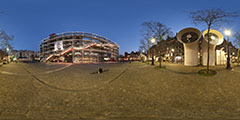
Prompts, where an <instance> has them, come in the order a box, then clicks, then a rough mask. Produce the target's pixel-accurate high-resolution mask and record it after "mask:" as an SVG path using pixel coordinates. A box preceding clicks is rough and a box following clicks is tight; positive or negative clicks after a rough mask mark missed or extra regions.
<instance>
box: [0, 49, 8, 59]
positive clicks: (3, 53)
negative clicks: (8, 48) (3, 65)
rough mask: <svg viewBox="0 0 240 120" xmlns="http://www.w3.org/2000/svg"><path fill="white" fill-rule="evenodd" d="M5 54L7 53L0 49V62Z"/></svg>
mask: <svg viewBox="0 0 240 120" xmlns="http://www.w3.org/2000/svg"><path fill="white" fill-rule="evenodd" d="M6 56H7V53H6V52H5V51H3V50H0V62H1V61H2V59H3V58H4V57H6Z"/></svg>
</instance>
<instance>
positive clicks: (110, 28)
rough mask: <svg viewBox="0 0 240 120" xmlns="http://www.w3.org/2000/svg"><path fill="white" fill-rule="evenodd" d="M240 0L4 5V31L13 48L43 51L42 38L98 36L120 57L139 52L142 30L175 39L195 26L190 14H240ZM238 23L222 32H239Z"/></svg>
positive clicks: (48, 0)
mask: <svg viewBox="0 0 240 120" xmlns="http://www.w3.org/2000/svg"><path fill="white" fill-rule="evenodd" d="M239 5H240V2H239V0H201V1H200V0H199V1H196V0H1V4H0V10H2V11H4V13H3V14H1V15H0V28H1V29H4V30H5V31H6V32H7V33H8V34H11V35H14V41H13V44H14V48H15V49H27V50H35V51H37V50H39V44H40V42H41V40H42V39H43V38H46V37H48V35H49V34H51V33H61V32H67V31H84V32H93V33H96V34H99V35H102V36H105V37H107V38H109V39H111V40H113V41H114V42H116V43H117V44H119V45H120V53H121V54H122V53H123V52H125V51H132V50H133V51H136V50H138V46H139V40H140V39H141V33H140V29H141V24H142V23H143V22H144V21H160V22H162V23H163V24H166V25H167V26H168V27H170V28H171V30H172V31H173V32H174V33H176V32H178V31H179V30H181V29H183V28H185V27H197V28H198V29H200V30H204V29H205V28H206V27H205V26H203V25H199V26H195V25H193V24H192V22H191V19H190V18H189V17H188V15H187V11H194V10H200V9H205V8H222V9H224V10H226V11H229V12H231V11H240V7H239ZM239 21H240V20H239V18H237V19H234V20H233V22H231V23H230V24H228V25H224V26H221V28H219V30H220V31H221V30H223V29H224V28H231V29H232V31H240V22H239Z"/></svg>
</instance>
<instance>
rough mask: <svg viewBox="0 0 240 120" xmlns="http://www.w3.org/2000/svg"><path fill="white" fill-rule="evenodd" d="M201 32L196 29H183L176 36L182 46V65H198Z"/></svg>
mask: <svg viewBox="0 0 240 120" xmlns="http://www.w3.org/2000/svg"><path fill="white" fill-rule="evenodd" d="M200 38H201V32H200V31H199V30H198V29H196V28H185V29H182V30H181V31H180V32H179V33H178V34H177V39H178V41H179V42H181V43H183V45H184V65H185V66H197V65H198V48H199V47H198V46H199V39H200Z"/></svg>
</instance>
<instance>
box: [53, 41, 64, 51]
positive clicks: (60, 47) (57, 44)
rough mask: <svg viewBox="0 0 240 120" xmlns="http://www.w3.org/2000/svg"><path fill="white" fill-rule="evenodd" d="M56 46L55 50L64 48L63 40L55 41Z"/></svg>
mask: <svg viewBox="0 0 240 120" xmlns="http://www.w3.org/2000/svg"><path fill="white" fill-rule="evenodd" d="M54 48H55V49H54V51H59V50H63V42H62V41H58V42H55V45H54Z"/></svg>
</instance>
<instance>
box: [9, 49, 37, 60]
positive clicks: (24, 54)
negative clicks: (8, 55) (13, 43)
mask: <svg viewBox="0 0 240 120" xmlns="http://www.w3.org/2000/svg"><path fill="white" fill-rule="evenodd" d="M12 55H13V56H15V57H16V58H27V59H32V58H33V57H34V55H35V52H34V51H32V50H13V51H12Z"/></svg>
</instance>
